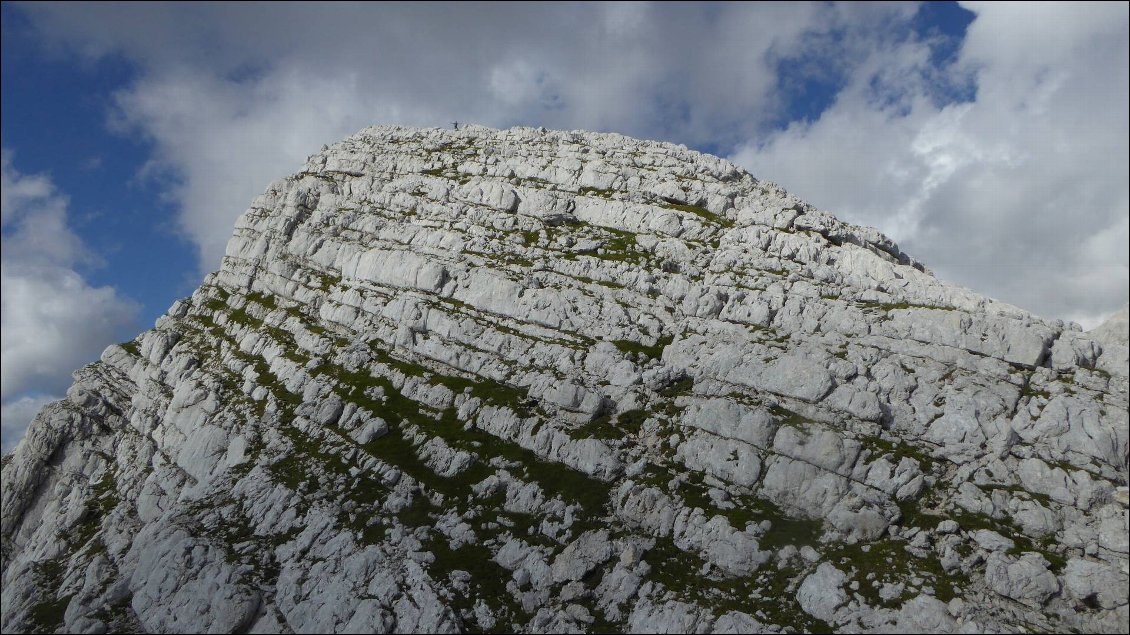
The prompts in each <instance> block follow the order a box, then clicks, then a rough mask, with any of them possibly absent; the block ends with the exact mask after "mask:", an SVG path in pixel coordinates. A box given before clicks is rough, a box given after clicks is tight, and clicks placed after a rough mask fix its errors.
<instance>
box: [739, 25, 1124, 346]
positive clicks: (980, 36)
mask: <svg viewBox="0 0 1130 635" xmlns="http://www.w3.org/2000/svg"><path fill="white" fill-rule="evenodd" d="M969 8H970V9H971V10H972V11H974V12H975V13H976V16H977V17H976V19H975V20H974V21H973V23H972V24H971V25H970V27H969V30H968V33H967V35H966V38H965V41H964V43H963V46H962V48H961V50H960V53H959V56H958V58H957V60H956V61H955V63H954V64H953V65H951V66H949V67H948V68H946V69H945V76H944V77H941V78H938V77H936V76H935V75H936V73H937V69H936V68H935V67H934V66H933V65H932V64H931V63H930V62H929V60H930V57H929V55H930V43H929V42H926V41H907V42H903V43H901V44H899V45H898V46H894V47H883V46H878V45H876V46H873V47H871V49H870V50H867V51H864V52H863V55H861V56H860V58H859V59H858V61H857V63H856V64H855V66H854V67H853V68H852V69H851V71H850V73H849V75H848V82H847V84H846V86H845V88H844V89H843V91H842V92H841V93H840V94H839V95H838V97H837V99H836V101H835V103H834V104H833V105H832V106H831V107H830V108H829V109H827V110H826V111H825V112H824V113H823V114H822V115H821V116H820V118H819V119H817V120H816V121H813V122H799V123H794V124H793V125H790V126H788V127H787V128H786V129H784V130H782V131H780V132H778V133H776V134H773V135H771V136H769V137H768V138H766V139H762V140H760V141H758V142H752V143H750V144H748V145H747V146H746V147H744V148H742V149H741V150H740V151H738V152H737V153H735V156H734V158H735V160H736V161H738V162H739V163H742V164H743V165H745V166H747V167H748V168H750V169H751V171H753V172H754V173H755V174H759V175H762V176H764V177H766V178H769V179H771V180H774V181H777V182H779V183H781V184H783V185H785V186H786V187H789V188H790V189H792V190H793V191H795V192H797V193H798V194H800V195H801V196H803V197H805V198H806V199H808V200H809V201H811V202H813V203H814V204H816V205H819V206H821V207H823V208H826V209H829V210H831V211H833V212H835V213H837V214H838V215H840V216H841V217H845V218H847V219H849V220H852V221H855V222H859V223H864V224H870V225H876V226H878V227H879V228H880V229H882V230H884V231H885V232H887V233H888V234H890V235H891V236H892V237H894V238H895V239H896V240H898V241H899V242H900V244H901V245H902V247H903V248H904V249H906V250H908V251H909V252H911V253H913V254H914V255H915V256H916V257H919V258H920V259H922V260H924V261H925V262H927V263H928V264H929V265H930V266H931V267H932V268H933V269H934V270H935V271H936V272H937V273H938V274H939V275H940V276H941V277H943V278H946V279H950V280H955V281H957V282H959V283H961V284H964V285H965V286H968V287H971V288H974V289H976V290H978V291H981V292H983V293H987V294H988V295H991V296H994V297H997V298H999V299H1002V300H1005V301H1008V302H1011V303H1013V304H1016V305H1019V306H1021V307H1023V308H1026V309H1029V310H1032V311H1034V312H1036V313H1037V314H1040V315H1044V316H1048V317H1058V318H1065V319H1073V320H1077V321H1080V322H1082V323H1083V324H1084V325H1085V326H1093V325H1095V324H1097V323H1098V322H1099V321H1101V319H1102V317H1103V316H1105V315H1108V314H1110V313H1113V312H1114V311H1116V310H1118V309H1119V308H1120V307H1121V306H1122V305H1123V304H1125V303H1126V299H1127V284H1128V266H1127V264H1128V259H1127V243H1128V236H1127V217H1128V209H1130V208H1128V203H1130V201H1128V195H1127V192H1128V177H1127V173H1128V160H1130V159H1128V157H1130V146H1128V143H1127V138H1128V132H1130V131H1128V125H1127V121H1128V109H1130V104H1128V99H1127V93H1128V80H1127V77H1128V74H1130V68H1128V63H1127V61H1128V53H1127V51H1128V49H1127V46H1128V29H1127V13H1128V11H1127V7H1126V5H1124V4H1122V5H1119V4H1106V5H1093V6H1086V7H1080V6H1079V5H1076V4H1072V5H1070V6H1067V5H1054V4H1052V3H1037V4H1035V5H1014V4H1011V3H986V4H971V5H969ZM892 74H894V75H895V79H894V80H892V79H891V75H892ZM965 82H971V83H972V88H973V89H974V90H975V93H974V96H973V98H972V99H971V100H968V101H966V100H958V101H952V102H949V103H942V104H940V103H939V101H938V100H937V99H936V95H934V94H932V92H931V91H932V90H934V89H935V87H936V86H938V85H939V83H940V84H942V85H947V84H950V85H961V84H963V83H965ZM877 86H879V87H881V88H879V89H877V88H876V87H877ZM892 86H893V87H897V89H898V90H897V91H894V90H890V89H887V90H884V89H883V88H882V87H892Z"/></svg>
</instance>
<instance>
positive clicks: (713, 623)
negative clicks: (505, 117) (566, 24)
mask: <svg viewBox="0 0 1130 635" xmlns="http://www.w3.org/2000/svg"><path fill="white" fill-rule="evenodd" d="M1126 360H1127V358H1126V336H1125V316H1123V318H1122V335H1121V339H1119V338H1118V332H1116V329H1114V327H1111V328H1106V329H1099V330H1097V331H1093V332H1090V333H1084V332H1082V331H1081V330H1080V329H1079V328H1078V327H1077V326H1075V325H1073V324H1066V325H1065V324H1064V323H1062V322H1049V321H1046V320H1042V319H1040V318H1038V317H1035V316H1032V315H1030V314H1028V313H1026V312H1024V311H1021V310H1019V309H1017V308H1014V307H1012V306H1009V305H1006V304H1002V303H999V302H996V301H993V300H991V299H988V298H984V297H981V296H978V295H976V294H974V293H972V292H970V291H967V290H965V289H961V288H959V287H956V286H953V285H950V284H947V283H945V282H942V281H939V280H937V279H936V278H935V277H934V276H933V275H932V274H931V273H930V272H929V271H928V270H927V269H926V268H925V267H924V266H923V265H921V264H920V263H918V262H916V261H915V260H914V259H913V258H911V257H910V256H908V255H906V254H904V253H902V252H901V251H900V250H899V249H898V247H897V246H896V245H895V244H894V243H893V242H892V241H891V240H889V239H888V238H886V237H884V236H883V235H881V234H879V233H878V232H877V231H875V230H873V229H869V228H862V227H855V226H852V225H848V224H846V223H843V222H840V221H838V220H837V219H836V218H834V217H833V216H831V215H830V214H827V213H824V212H821V211H818V210H816V209H813V208H812V207H811V206H809V205H807V204H805V203H804V202H802V201H800V200H798V199H797V198H794V197H793V196H791V195H789V194H787V193H786V192H784V191H782V190H781V189H780V188H778V187H776V186H774V185H772V184H770V183H766V182H763V181H759V180H757V179H755V178H754V177H753V176H751V175H749V174H748V173H746V172H744V171H742V170H741V169H739V168H737V167H735V166H734V165H732V164H730V163H728V162H726V161H724V160H721V159H718V158H715V157H711V156H707V155H702V154H698V153H696V152H692V151H689V150H687V149H686V148H684V147H681V146H673V145H670V144H663V143H654V142H646V141H637V140H634V139H629V138H626V137H622V136H618V135H611V134H592V133H583V132H547V131H545V130H534V129H522V128H519V129H512V130H505V131H497V130H490V129H486V128H478V127H470V128H467V129H464V130H459V131H447V130H435V129H432V130H417V129H406V128H395V127H375V128H368V129H365V130H363V131H361V132H360V133H358V134H356V135H354V136H352V137H350V138H348V139H345V140H343V141H341V142H340V143H337V144H334V145H333V146H330V147H326V148H324V149H323V150H322V151H321V152H319V153H318V154H316V155H314V156H312V157H310V158H309V160H308V161H307V163H306V165H305V167H304V169H303V170H302V171H301V172H299V173H298V174H295V175H294V176H291V177H288V178H286V179H283V180H281V181H278V182H276V183H273V184H271V185H270V186H269V187H268V188H267V190H266V191H265V192H264V193H263V195H262V196H260V197H258V198H257V199H256V200H255V201H253V202H252V204H251V207H250V208H249V209H248V210H247V212H246V213H245V214H244V215H243V216H242V217H241V218H240V220H239V222H238V223H237V226H236V229H235V233H234V235H233V236H232V239H231V241H230V243H229V244H228V249H227V255H226V257H225V258H224V261H223V264H222V267H221V268H220V269H219V270H218V271H217V272H215V273H214V274H212V275H210V276H208V278H207V279H206V281H205V283H204V284H203V286H201V287H200V288H199V289H198V290H197V291H196V292H195V293H194V294H193V295H192V297H190V298H186V299H184V300H180V301H178V302H176V303H175V304H174V305H173V306H172V307H171V308H170V309H169V311H168V312H167V314H165V315H164V316H163V317H162V318H160V319H159V320H158V322H157V324H156V327H155V328H154V329H153V330H151V331H148V332H145V333H143V334H141V335H140V336H138V337H137V338H136V339H135V340H133V341H131V342H127V343H125V344H122V345H115V346H111V347H110V348H108V349H106V351H105V352H104V353H103V355H102V358H101V361H99V362H97V363H94V364H91V365H89V366H87V367H85V368H82V369H80V370H78V371H77V372H76V373H75V383H74V385H73V387H72V388H71V390H70V391H69V392H68V394H67V397H66V399H64V400H62V401H59V402H57V403H54V404H51V405H49V406H47V407H46V408H44V409H43V411H42V412H41V413H39V415H38V417H37V418H36V420H35V422H34V423H33V425H32V426H31V428H30V429H29V431H28V434H27V437H26V439H25V440H24V441H23V442H22V443H21V444H20V445H19V447H18V448H17V449H16V451H15V453H14V454H13V455H11V456H9V457H5V458H4V462H3V499H2V506H0V521H2V539H3V543H2V548H3V558H2V569H3V591H2V593H3V597H2V600H3V602H2V626H3V629H4V631H5V632H8V631H36V632H55V631H59V632H107V631H115V632H128V631H154V632H185V631H188V632H204V631H208V632H221V631H222V632H235V631H241V632H256V633H261V632H262V633H265V632H326V633H329V632H335V633H336V632H411V631H416V632H456V631H466V630H479V631H481V630H492V629H493V630H501V631H515V632H581V631H597V630H599V631H609V630H629V629H630V630H637V631H663V632H701V633H706V632H782V631H786V629H791V630H789V631H787V632H795V631H801V630H813V629H817V628H835V629H837V630H842V631H848V632H850V631H891V630H904V631H905V630H919V629H924V630H930V631H954V632H957V631H961V632H985V631H989V632H997V631H1013V630H1016V629H1023V630H1036V631H1066V630H1068V629H1071V630H1076V631H1100V632H1116V631H1125V628H1126V622H1127V616H1128V606H1127V593H1126V584H1127V570H1128V565H1127V559H1128V553H1127V552H1128V550H1130V547H1128V544H1130V541H1128V539H1127V533H1128V532H1127V495H1126V489H1125V486H1126V479H1127V460H1128V443H1130V435H1128V432H1127V421H1128V415H1127V361H1126Z"/></svg>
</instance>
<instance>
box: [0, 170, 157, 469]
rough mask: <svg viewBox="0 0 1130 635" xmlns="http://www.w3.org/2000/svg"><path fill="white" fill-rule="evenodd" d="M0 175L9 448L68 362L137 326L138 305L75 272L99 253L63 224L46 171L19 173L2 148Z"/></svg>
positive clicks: (2, 349) (62, 209) (62, 206)
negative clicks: (86, 245)
mask: <svg viewBox="0 0 1130 635" xmlns="http://www.w3.org/2000/svg"><path fill="white" fill-rule="evenodd" d="M0 181H2V187H0V209H2V210H3V218H2V220H3V249H2V252H0V304H2V311H0V316H2V317H0V322H2V324H0V358H2V364H0V400H2V403H3V419H2V424H3V425H2V428H3V431H2V437H3V445H4V448H5V449H7V448H8V447H9V445H10V444H11V443H13V442H14V441H15V440H17V439H19V438H20V437H21V436H22V435H23V430H24V428H26V427H27V425H28V423H30V422H31V418H32V416H33V415H34V414H35V411H36V410H38V407H39V406H41V405H42V404H43V403H45V402H47V401H50V400H51V399H52V397H51V395H60V394H62V393H63V391H64V390H65V389H66V387H67V385H68V384H69V383H70V381H69V377H70V373H71V371H72V370H74V369H75V368H77V367H78V366H79V365H81V364H83V363H86V362H89V361H92V360H94V359H96V358H97V357H98V354H99V353H100V352H101V351H102V349H103V348H105V347H106V346H107V345H108V344H110V343H112V342H114V341H115V339H116V338H123V337H126V336H127V334H128V333H129V332H130V331H132V330H133V329H134V328H135V324H136V316H137V311H138V306H137V305H136V304H135V303H134V302H132V301H131V300H129V299H127V298H123V297H122V296H121V295H120V294H118V292H117V291H116V290H115V289H114V288H112V287H94V286H91V285H90V284H89V283H88V282H86V280H85V279H84V278H83V277H82V275H81V274H80V273H79V272H78V269H79V268H81V267H84V266H90V265H92V264H95V263H96V262H97V259H96V258H95V257H94V256H93V255H92V254H90V253H89V251H88V250H87V249H86V247H85V246H84V245H83V243H82V241H81V240H80V239H79V237H78V236H76V235H75V234H74V233H73V232H72V231H71V229H70V228H69V227H68V225H67V205H68V201H67V198H66V197H65V196H63V195H62V194H60V193H59V192H58V191H57V190H56V189H55V187H54V185H53V184H52V183H51V181H50V179H48V178H47V177H45V176H41V175H24V174H21V173H20V172H18V171H17V170H16V169H15V168H13V167H12V165H11V155H10V153H9V152H7V151H4V153H3V167H2V170H0ZM37 404H38V405H37Z"/></svg>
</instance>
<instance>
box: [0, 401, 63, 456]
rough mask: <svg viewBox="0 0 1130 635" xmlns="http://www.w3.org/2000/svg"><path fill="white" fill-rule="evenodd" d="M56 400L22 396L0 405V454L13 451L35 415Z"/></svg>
mask: <svg viewBox="0 0 1130 635" xmlns="http://www.w3.org/2000/svg"><path fill="white" fill-rule="evenodd" d="M56 399H58V397H51V396H44V395H24V396H23V397H20V398H18V399H13V400H11V401H8V402H5V403H3V404H2V405H0V452H2V453H4V454H7V453H9V452H11V451H12V450H14V449H15V448H16V444H17V443H19V442H20V439H22V438H23V436H24V431H25V430H27V427H28V425H29V424H30V423H31V422H32V420H33V419H35V415H37V414H39V411H40V410H41V409H43V406H46V405H47V404H49V403H51V402H52V401H55V400H56Z"/></svg>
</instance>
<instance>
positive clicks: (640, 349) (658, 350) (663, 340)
mask: <svg viewBox="0 0 1130 635" xmlns="http://www.w3.org/2000/svg"><path fill="white" fill-rule="evenodd" d="M673 341H675V336H674V335H664V336H663V337H659V338H656V340H655V343H654V344H652V345H650V346H649V345H647V344H643V343H640V342H636V341H634V340H613V342H612V343H613V344H615V345H616V348H617V349H619V351H620V352H621V353H624V354H625V355H635V356H637V357H640V358H643V359H659V358H660V357H662V356H663V349H665V348H667V346H668V345H670V344H671V342H673Z"/></svg>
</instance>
